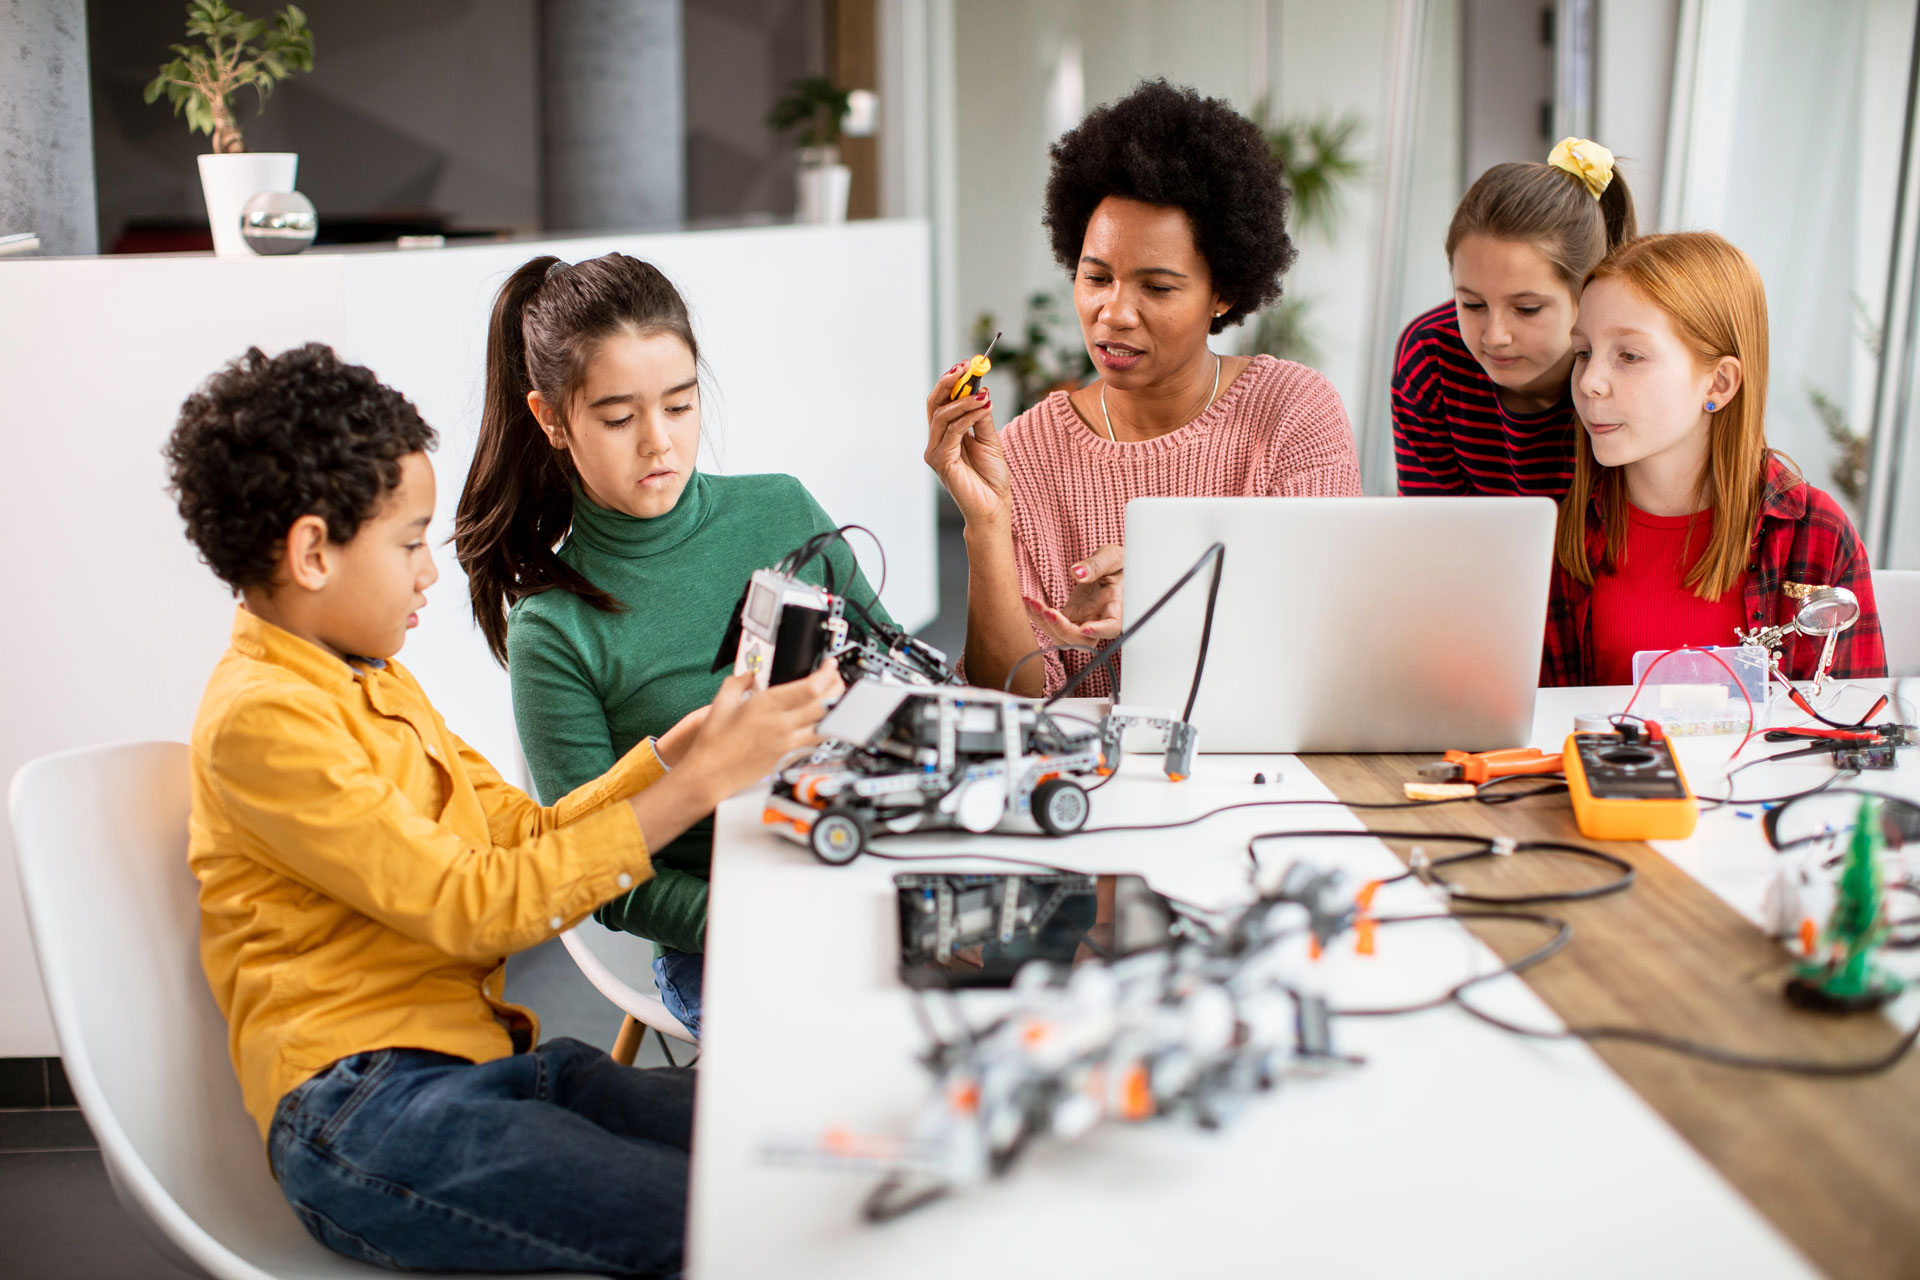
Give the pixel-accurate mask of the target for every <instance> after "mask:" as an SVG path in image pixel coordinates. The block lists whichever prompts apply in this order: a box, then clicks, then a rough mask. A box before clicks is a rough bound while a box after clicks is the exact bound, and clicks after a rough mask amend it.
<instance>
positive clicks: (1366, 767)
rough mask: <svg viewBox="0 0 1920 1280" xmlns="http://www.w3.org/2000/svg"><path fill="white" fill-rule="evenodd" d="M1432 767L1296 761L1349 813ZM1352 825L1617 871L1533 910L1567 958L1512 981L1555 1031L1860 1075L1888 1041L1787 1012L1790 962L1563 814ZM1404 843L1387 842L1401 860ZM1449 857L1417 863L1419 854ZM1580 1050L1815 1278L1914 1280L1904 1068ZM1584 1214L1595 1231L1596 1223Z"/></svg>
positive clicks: (1913, 1060)
mask: <svg viewBox="0 0 1920 1280" xmlns="http://www.w3.org/2000/svg"><path fill="white" fill-rule="evenodd" d="M1433 758H1434V757H1431V756H1302V757H1301V760H1302V762H1303V763H1305V764H1307V765H1308V767H1309V768H1311V769H1312V771H1313V772H1314V774H1315V775H1316V776H1317V777H1319V778H1320V779H1321V781H1322V782H1324V783H1325V784H1326V785H1327V787H1328V789H1329V790H1331V791H1332V792H1333V793H1334V794H1335V795H1336V796H1338V797H1340V799H1342V800H1344V801H1348V802H1350V803H1351V802H1364V801H1378V800H1397V799H1400V798H1401V784H1402V783H1403V782H1405V781H1406V780H1408V779H1410V778H1412V777H1414V776H1415V774H1414V770H1415V767H1416V766H1417V765H1419V764H1421V763H1425V762H1427V761H1429V760H1431V759H1433ZM1772 767H1778V766H1772ZM1513 785H1515V786H1516V788H1519V789H1524V788H1525V786H1526V784H1524V783H1516V784H1513ZM1359 816H1360V817H1361V818H1362V819H1363V820H1364V821H1365V822H1366V824H1367V826H1368V827H1369V828H1373V829H1395V830H1407V831H1420V832H1432V833H1435V834H1442V833H1456V834H1470V835H1507V836H1512V837H1515V838H1517V839H1522V840H1525V839H1541V840H1563V841H1569V842H1573V843H1579V844H1583V845H1587V846H1590V847H1594V848H1601V849H1606V850H1608V851H1610V852H1613V853H1617V854H1618V855H1620V856H1621V857H1623V858H1625V859H1626V860H1627V861H1629V862H1630V863H1632V864H1633V866H1634V869H1635V872H1636V876H1637V879H1636V882H1635V884H1634V887H1633V888H1632V889H1631V890H1630V891H1628V892H1626V893H1623V894H1619V895H1614V896H1610V897H1605V898H1600V899H1596V900H1594V901H1591V902H1574V903H1564V904H1556V905H1553V906H1550V907H1546V908H1543V910H1544V911H1546V912H1547V913H1548V914H1551V915H1554V916H1558V917H1561V918H1564V919H1565V920H1567V921H1568V922H1569V923H1570V924H1572V925H1573V927H1574V934H1573V940H1572V942H1571V944H1570V945H1569V946H1568V947H1567V948H1566V950H1564V951H1563V952H1561V953H1560V954H1559V955H1558V956H1556V957H1554V958H1553V959H1552V960H1550V961H1549V962H1548V963H1546V964H1544V965H1541V966H1540V967H1539V968H1537V969H1535V970H1532V971H1530V972H1529V973H1527V974H1526V975H1525V977H1526V981H1527V982H1528V984H1529V985H1530V986H1531V987H1532V988H1533V989H1534V991H1535V992H1536V993H1537V994H1538V995H1539V996H1540V997H1541V999H1542V1000H1544V1001H1545V1003H1546V1004H1547V1005H1548V1006H1550V1007H1551V1008H1552V1009H1553V1011H1554V1012H1555V1013H1556V1014H1558V1015H1559V1016H1560V1017H1561V1018H1562V1019H1564V1020H1565V1021H1566V1022H1567V1024H1568V1025H1569V1026H1594V1025H1612V1026H1631V1027H1647V1028H1652V1029H1655V1030H1658V1031H1663V1032H1667V1033H1670V1034H1673V1035H1676V1036H1683V1037H1687V1038H1689V1039H1694V1040H1700V1041H1705V1042H1708V1043H1711V1044H1714V1045H1719V1046H1725V1047H1728V1048H1733V1049H1738V1050H1741V1051H1745V1052H1751V1053H1760V1054H1776V1055H1782V1056H1790V1057H1794V1058H1805V1059H1812V1060H1817V1061H1843V1060H1846V1061H1851V1060H1857V1059H1862V1058H1870V1057H1872V1056H1874V1055H1876V1054H1880V1053H1883V1052H1885V1051H1886V1050H1887V1049H1889V1048H1890V1047H1891V1046H1892V1045H1893V1043H1894V1042H1895V1041H1896V1040H1898V1039H1899V1036H1900V1032H1899V1030H1897V1029H1896V1028H1895V1027H1894V1026H1893V1025H1892V1024H1891V1023H1889V1022H1888V1021H1887V1020H1886V1019H1884V1018H1880V1017H1873V1016H1860V1017H1848V1018H1835V1017H1831V1016H1828V1015H1823V1014H1818V1013H1810V1012H1805V1011H1802V1010H1799V1009H1796V1008H1794V1007H1792V1006H1790V1005H1788V1004H1787V1003H1786V1001H1785V1000H1784V998H1783V997H1782V994H1781V987H1782V984H1783V983H1784V982H1785V980H1786V978H1787V976H1788V974H1789V972H1790V970H1791V964H1792V959H1791V957H1790V956H1789V955H1788V954H1787V953H1786V952H1785V951H1784V950H1782V948H1781V947H1780V945H1779V944H1777V943H1776V942H1774V941H1773V940H1772V939H1770V938H1768V937H1766V936H1765V935H1764V934H1763V933H1762V932H1761V931H1760V930H1759V929H1757V928H1755V927H1754V925H1753V924H1752V923H1750V922H1749V921H1748V920H1747V919H1746V918H1744V917H1743V916H1741V915H1740V914H1739V913H1738V912H1736V911H1735V910H1734V909H1733V908H1732V907H1730V906H1728V905H1727V904H1726V903H1725V902H1723V901H1721V899H1720V898H1718V897H1716V896H1715V895H1714V894H1713V893H1712V892H1711V891H1709V890H1708V889H1707V888H1706V887H1705V886H1703V885H1702V884H1700V883H1699V882H1698V881H1697V880H1695V879H1694V878H1693V877H1692V876H1690V875H1688V874H1686V873H1685V872H1683V871H1681V870H1680V869H1679V868H1678V867H1676V866H1675V865H1674V864H1673V863H1671V862H1669V861H1668V860H1667V859H1666V858H1665V857H1663V856H1662V855H1661V854H1660V853H1658V852H1656V851H1655V850H1654V849H1652V848H1650V847H1649V846H1647V845H1645V844H1638V843H1602V842H1595V841H1590V840H1587V839H1585V838H1584V837H1582V836H1581V835H1580V834H1579V831H1578V829H1577V828H1576V827H1575V826H1574V822H1573V814H1572V811H1571V809H1570V808H1569V807H1568V804H1567V801H1566V799H1565V797H1564V796H1560V797H1551V798H1547V797H1543V798H1541V799H1538V800H1527V801H1520V802H1517V803H1514V804H1510V805H1505V806H1501V807H1498V808H1489V807H1486V806H1482V805H1475V804H1460V805H1445V806H1439V807H1436V808H1431V809H1417V810H1394V811H1365V810H1363V811H1360V815H1359ZM1413 843H1415V842H1412V841H1405V840H1397V841H1389V842H1388V844H1389V847H1391V848H1392V849H1393V850H1394V852H1395V853H1396V854H1398V855H1400V857H1401V858H1402V859H1405V858H1406V857H1407V856H1408V854H1409V852H1410V849H1411V845H1412V844H1413ZM1451 851H1453V850H1450V849H1448V848H1446V847H1443V846H1439V845H1435V846H1433V847H1432V848H1430V849H1429V851H1428V852H1429V855H1430V856H1434V857H1438V856H1441V855H1442V854H1444V853H1446V852H1451ZM1609 874H1611V873H1610V872H1608V871H1606V870H1605V869H1597V868H1588V867H1586V866H1584V865H1581V864H1579V863H1576V862H1573V861H1571V860H1568V859H1564V858H1553V857H1539V858H1518V859H1514V860H1510V861H1509V860H1505V859H1502V860H1501V861H1500V862H1499V863H1498V865H1489V864H1486V863H1476V864H1467V865H1466V866H1463V867H1460V868H1457V869H1450V870H1449V872H1448V878H1449V879H1453V880H1456V881H1457V882H1459V883H1460V884H1461V885H1462V887H1465V888H1469V889H1471V888H1473V887H1475V886H1477V885H1484V886H1486V888H1487V891H1488V892H1497V893H1511V892H1520V891H1524V890H1526V889H1539V890H1543V891H1545V890H1551V889H1556V888H1566V887H1569V886H1572V885H1578V884H1584V883H1593V882H1596V881H1598V880H1599V879H1603V878H1605V876H1607V875H1609ZM1496 882H1497V887H1495V884H1496ZM1470 927H1471V928H1472V929H1473V932H1474V933H1475V934H1476V935H1478V936H1479V937H1480V939H1481V940H1482V941H1483V942H1485V943H1486V944H1487V946H1488V947H1490V948H1491V949H1492V950H1494V951H1495V952H1496V953H1498V954H1499V955H1500V956H1501V957H1502V958H1505V959H1511V958H1513V957H1514V956H1517V955H1520V954H1523V953H1524V952H1526V951H1528V950H1531V949H1532V948H1533V947H1535V946H1537V945H1538V944H1539V942H1540V940H1541V939H1540V930H1539V929H1538V928H1537V927H1519V926H1514V925H1501V924H1498V923H1492V922H1475V923H1473V924H1472V925H1470ZM1594 1049H1595V1051H1596V1052H1598V1053H1599V1054H1600V1056H1601V1057H1602V1058H1604V1059H1605V1060H1606V1062H1607V1063H1608V1065H1609V1066H1611V1067H1612V1068H1613V1070H1614V1071H1615V1072H1617V1073H1618V1074H1619V1075H1620V1077H1621V1078H1622V1079H1624V1080H1625V1081H1626V1082H1627V1083H1628V1084H1629V1085H1630V1086H1631V1087H1632V1088H1633V1089H1634V1090H1635V1091H1636V1092H1637V1093H1639V1094H1640V1096H1641V1097H1642V1098H1643V1099H1645V1100H1646V1101H1647V1102H1648V1104H1650V1105H1651V1106H1652V1107H1653V1108H1654V1109H1655V1110H1656V1111H1658V1112H1659V1113H1660V1115H1661V1116H1662V1117H1663V1118H1664V1119H1665V1120H1666V1121H1667V1122H1668V1123H1669V1124H1671V1125H1672V1126H1673V1127H1674V1128H1675V1129H1676V1130H1677V1131H1678V1132H1679V1133H1680V1134H1681V1135H1682V1136H1683V1137H1685V1138H1686V1140H1687V1141H1688V1142H1690V1143H1691V1144H1692V1145H1693V1146H1694V1148H1695V1149H1696V1150H1698V1151H1699V1152H1700V1153H1701V1154H1702V1155H1704V1156H1705V1157H1706V1158H1707V1159H1708V1160H1709V1161H1710V1162H1711V1163H1712V1164H1713V1165H1714V1166H1715V1167H1716V1168H1717V1169H1718V1170H1719V1171H1720V1173H1721V1174H1722V1175H1723V1176H1724V1177H1726V1179H1727V1180H1728V1181H1729V1182H1731V1183H1732V1184H1733V1185H1734V1186H1735V1187H1736V1188H1738V1189H1739V1190H1740V1192H1741V1193H1742V1194H1744V1195H1745V1196H1746V1197H1747V1198H1748V1199H1749V1200H1750V1201H1751V1202H1752V1203H1753V1204H1754V1206H1755V1207H1756V1208H1758V1209H1759V1210H1760V1211H1761V1213H1763V1214H1764V1215H1765V1216H1766V1217H1767V1218H1768V1219H1769V1220H1770V1221H1771V1222H1773V1224H1774V1225H1775V1226H1776V1227H1777V1228H1779V1229H1780V1231H1781V1232H1782V1233H1783V1234H1785V1235H1786V1236H1787V1237H1788V1238H1790V1239H1791V1240H1792V1241H1793V1242H1794V1243H1795V1244H1796V1245H1798V1246H1799V1247H1800V1248H1801V1249H1802V1250H1804V1251H1805V1252H1806V1254H1807V1255H1808V1256H1809V1257H1810V1258H1811V1259H1812V1260H1813V1261H1814V1262H1815V1263H1816V1264H1817V1265H1818V1266H1820V1267H1821V1268H1822V1269H1823V1270H1825V1271H1826V1272H1828V1273H1829V1274H1831V1275H1833V1276H1836V1277H1848V1278H1851V1277H1888V1278H1892V1277H1912V1276H1915V1275H1920V1053H1916V1054H1912V1055H1909V1056H1908V1057H1907V1058H1905V1059H1904V1060H1903V1061H1901V1062H1900V1063H1899V1064H1898V1065H1897V1066H1896V1067H1894V1068H1893V1069H1892V1070H1890V1071H1888V1072H1886V1073H1884V1074H1882V1075H1878V1076H1873V1077H1867V1078H1862V1079H1839V1080H1823V1079H1814V1078H1807V1077H1801V1076H1789V1075H1783V1074H1779V1073H1776V1072H1756V1071H1745V1070H1737V1069H1733V1068H1729V1067H1723V1066H1717V1065H1714V1064H1711V1063H1708V1062H1704V1061H1702V1060H1699V1059H1696V1058H1691V1057H1683V1056H1680V1055H1678V1054H1674V1053H1670V1052H1666V1051H1664V1050H1660V1049H1655V1048H1651V1047H1645V1046H1640V1045H1635V1044H1629V1043H1625V1042H1621V1041H1609V1040H1598V1041H1596V1042H1594ZM1596 1210H1597V1212H1598V1213H1599V1214H1600V1218H1599V1219H1597V1222H1604V1211H1605V1207H1604V1206H1596ZM1617 1226H1618V1227H1619V1228H1621V1229H1630V1224H1624V1223H1623V1224H1617ZM1599 1229H1614V1228H1612V1227H1605V1226H1602V1227H1600V1228H1599Z"/></svg>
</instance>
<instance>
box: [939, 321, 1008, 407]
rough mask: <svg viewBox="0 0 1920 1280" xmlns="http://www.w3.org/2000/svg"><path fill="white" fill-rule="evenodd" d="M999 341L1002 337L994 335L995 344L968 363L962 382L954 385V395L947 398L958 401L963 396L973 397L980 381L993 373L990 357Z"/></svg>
mask: <svg viewBox="0 0 1920 1280" xmlns="http://www.w3.org/2000/svg"><path fill="white" fill-rule="evenodd" d="M999 341H1000V335H999V334H997V333H996V334H994V335H993V342H989V343H988V344H987V349H986V350H985V351H982V352H981V353H980V354H979V355H977V356H975V357H973V359H971V360H969V361H967V367H966V371H965V372H963V373H962V374H961V375H960V380H959V381H958V382H956V383H954V384H953V394H951V395H949V396H948V397H947V399H948V400H958V399H959V398H960V397H961V396H964V395H971V394H972V393H973V390H974V388H975V387H977V386H979V385H980V379H982V378H984V377H986V376H987V374H988V373H990V372H992V370H993V361H992V360H990V359H988V357H989V356H991V355H992V354H993V347H994V343H997V342H999Z"/></svg>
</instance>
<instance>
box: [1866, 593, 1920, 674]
mask: <svg viewBox="0 0 1920 1280" xmlns="http://www.w3.org/2000/svg"><path fill="white" fill-rule="evenodd" d="M1873 603H1874V606H1875V607H1876V608H1877V609H1879V611H1880V634H1881V637H1882V638H1883V639H1884V641H1885V642H1886V646H1887V674H1888V675H1895V676H1897V675H1899V674H1900V673H1901V672H1902V671H1920V569H1875V570H1874V571H1873Z"/></svg>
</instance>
